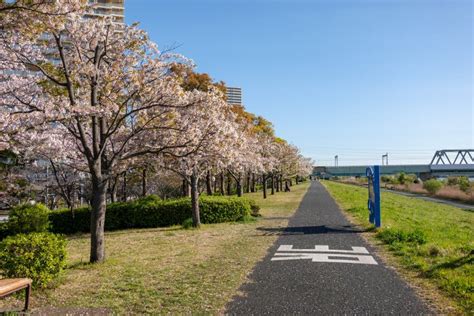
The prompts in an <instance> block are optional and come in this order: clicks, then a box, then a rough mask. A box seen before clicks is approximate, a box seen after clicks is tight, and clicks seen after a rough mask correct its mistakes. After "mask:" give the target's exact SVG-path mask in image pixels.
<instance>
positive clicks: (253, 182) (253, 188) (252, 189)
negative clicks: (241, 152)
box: [250, 173, 256, 192]
mask: <svg viewBox="0 0 474 316" xmlns="http://www.w3.org/2000/svg"><path fill="white" fill-rule="evenodd" d="M255 189H256V188H255V173H252V187H251V188H250V191H252V192H255V191H256V190H255Z"/></svg>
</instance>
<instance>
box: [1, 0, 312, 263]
mask: <svg viewBox="0 0 474 316" xmlns="http://www.w3.org/2000/svg"><path fill="white" fill-rule="evenodd" d="M90 9H91V8H90V7H89V6H88V5H87V1H85V0H55V1H42V0H36V1H34V0H18V1H13V2H11V1H7V2H5V1H2V2H0V18H1V23H2V25H1V26H0V27H1V32H0V130H1V134H0V150H3V151H5V150H8V151H11V152H14V153H16V154H17V155H19V156H21V157H22V158H23V160H24V161H38V160H40V161H43V162H47V163H48V164H50V166H51V167H52V170H53V171H54V174H55V180H56V183H57V184H58V186H59V188H60V190H59V191H58V192H59V193H60V194H61V196H63V198H64V200H65V201H66V202H67V201H68V199H69V200H70V199H72V198H71V192H74V183H75V182H76V181H78V180H77V179H76V178H77V177H78V175H80V174H88V177H87V179H88V181H87V183H88V184H89V186H90V188H89V192H90V201H89V202H90V205H91V253H90V260H91V262H101V261H103V260H104V258H105V249H104V221H105V213H106V204H107V201H114V200H115V199H116V197H115V194H116V186H117V181H118V179H120V175H123V174H126V173H127V171H129V170H130V169H131V166H133V170H135V171H136V170H141V171H142V179H143V184H144V185H143V194H146V179H147V177H148V178H149V177H150V174H152V172H151V170H154V172H155V173H156V172H157V170H161V171H162V172H173V173H175V174H178V175H179V176H180V177H181V179H182V181H183V182H182V184H183V191H184V194H189V195H190V196H191V200H192V206H193V223H194V225H195V226H199V225H200V218H199V203H198V198H199V192H200V186H205V187H206V190H207V193H208V194H213V193H214V190H217V189H216V184H217V183H219V185H218V186H219V187H220V191H221V193H224V190H225V189H224V183H225V180H224V179H226V180H227V182H226V184H227V186H228V190H227V191H228V193H230V191H231V189H230V187H231V185H232V183H234V186H235V188H236V193H237V194H238V195H239V196H241V195H242V193H243V191H244V183H245V184H246V188H247V191H255V185H256V183H261V184H262V185H263V189H264V190H263V192H264V194H265V195H266V186H267V183H268V182H270V187H271V189H272V190H274V189H275V188H276V189H277V190H279V189H283V188H282V186H283V182H284V181H288V179H290V178H294V177H296V179H298V177H302V176H306V175H307V174H309V172H310V170H311V162H310V161H309V160H308V159H305V158H303V157H302V156H301V154H300V153H299V151H298V149H297V148H296V147H294V146H292V145H289V144H288V143H287V142H285V141H284V140H282V139H279V138H276V137H275V135H274V132H273V128H272V126H271V124H270V123H269V122H268V121H266V120H265V119H263V118H262V117H257V116H255V115H253V114H251V113H248V112H246V111H245V109H244V108H243V107H239V106H230V105H228V104H227V103H226V101H225V97H224V92H225V86H224V85H223V84H222V83H214V82H212V80H210V77H209V76H207V75H205V74H196V73H195V72H193V65H192V62H191V61H190V60H188V59H186V58H184V57H183V56H180V55H177V54H173V53H166V52H161V51H160V50H159V49H158V47H157V46H156V45H155V44H154V43H153V42H152V41H151V40H150V39H149V37H148V35H147V33H146V32H145V31H143V30H141V29H140V28H139V27H138V26H137V25H131V26H127V25H117V24H114V23H113V21H112V20H111V19H110V18H99V17H97V18H85V15H87V12H88V10H90ZM71 177H72V179H73V180H72V181H71V180H68V178H71ZM232 180H233V181H232ZM124 181H125V180H124ZM124 181H123V182H124ZM71 186H72V189H71ZM188 188H189V190H188ZM188 192H189V193H188ZM108 195H109V196H108ZM68 204H69V205H72V204H71V201H69V202H68ZM71 208H72V206H71Z"/></svg>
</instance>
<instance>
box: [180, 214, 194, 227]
mask: <svg viewBox="0 0 474 316" xmlns="http://www.w3.org/2000/svg"><path fill="white" fill-rule="evenodd" d="M181 226H183V228H184V229H190V228H192V227H193V219H192V218H191V217H190V218H186V219H185V220H184V221H183V223H182V224H181Z"/></svg>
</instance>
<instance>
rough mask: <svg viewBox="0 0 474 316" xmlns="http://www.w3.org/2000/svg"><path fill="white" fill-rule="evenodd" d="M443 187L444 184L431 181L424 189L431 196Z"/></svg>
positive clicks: (425, 184) (425, 183)
mask: <svg viewBox="0 0 474 316" xmlns="http://www.w3.org/2000/svg"><path fill="white" fill-rule="evenodd" d="M442 187H443V183H442V182H440V181H438V180H436V179H430V180H428V181H425V182H424V183H423V188H424V189H425V190H426V191H428V193H429V194H431V195H434V194H436V192H438V191H439V190H440V189H441V188H442Z"/></svg>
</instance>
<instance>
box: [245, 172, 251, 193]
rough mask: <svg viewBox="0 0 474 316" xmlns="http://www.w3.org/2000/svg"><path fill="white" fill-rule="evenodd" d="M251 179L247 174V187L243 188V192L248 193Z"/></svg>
mask: <svg viewBox="0 0 474 316" xmlns="http://www.w3.org/2000/svg"><path fill="white" fill-rule="evenodd" d="M250 185H251V177H250V172H249V173H247V186H246V187H245V192H246V193H250Z"/></svg>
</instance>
